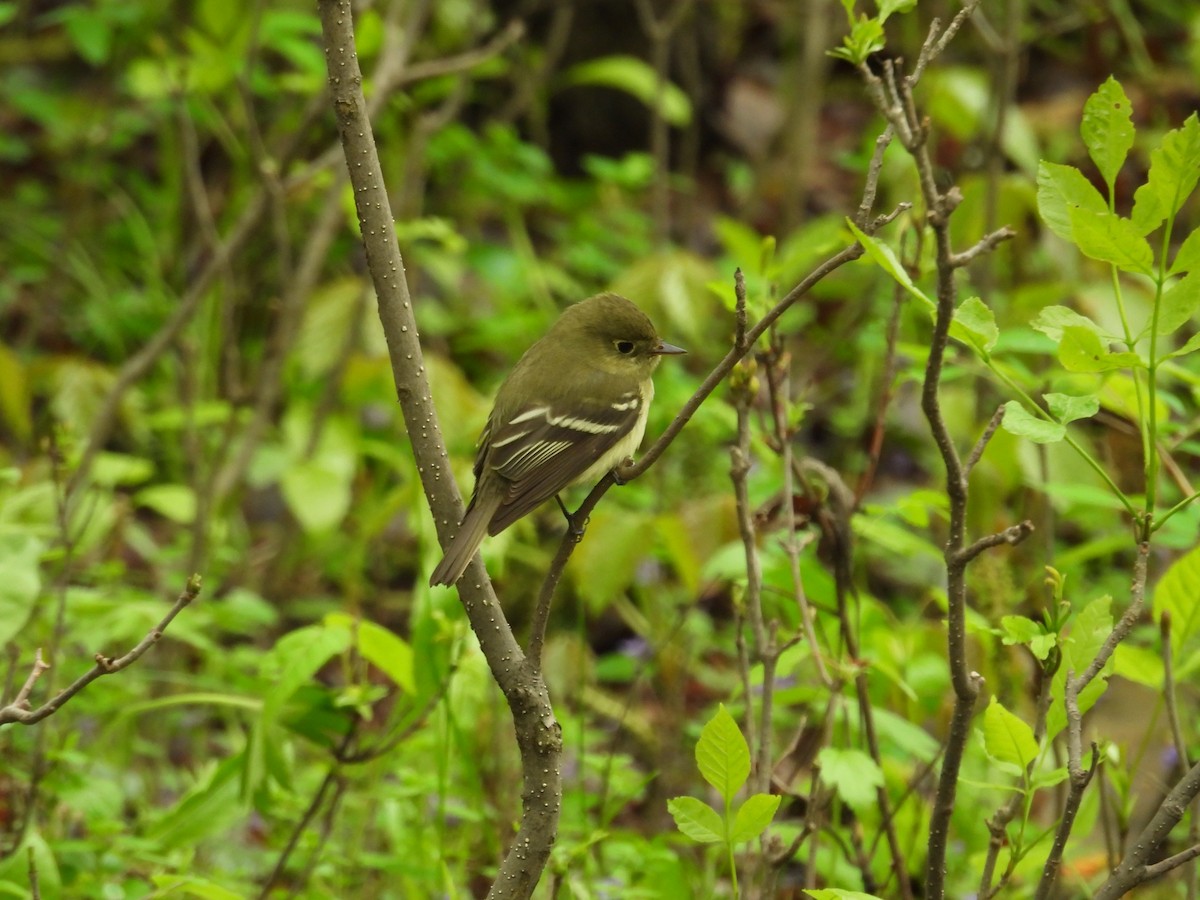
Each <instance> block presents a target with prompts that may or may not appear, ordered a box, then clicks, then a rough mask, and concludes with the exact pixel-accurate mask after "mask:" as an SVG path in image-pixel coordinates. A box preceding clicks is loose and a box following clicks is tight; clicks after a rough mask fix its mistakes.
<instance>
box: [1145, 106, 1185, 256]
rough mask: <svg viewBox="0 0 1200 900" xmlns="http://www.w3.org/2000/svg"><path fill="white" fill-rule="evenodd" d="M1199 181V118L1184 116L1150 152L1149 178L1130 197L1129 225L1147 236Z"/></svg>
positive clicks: (1177, 210) (1172, 215) (1177, 208)
mask: <svg viewBox="0 0 1200 900" xmlns="http://www.w3.org/2000/svg"><path fill="white" fill-rule="evenodd" d="M1198 180H1200V119H1198V118H1197V117H1196V114H1195V113H1192V114H1191V115H1190V116H1188V118H1187V120H1186V121H1185V122H1184V123H1183V125H1182V126H1180V127H1179V128H1175V129H1172V130H1171V131H1168V132H1167V133H1166V134H1165V135H1163V139H1162V143H1161V144H1159V145H1158V147H1157V148H1155V149H1154V150H1153V151H1151V153H1150V175H1149V178H1148V179H1147V181H1146V183H1145V184H1143V185H1142V186H1141V187H1140V188H1138V189H1137V191H1135V192H1134V195H1133V212H1132V219H1133V224H1134V226H1135V227H1136V228H1137V230H1138V233H1139V234H1149V233H1150V232H1151V231H1153V230H1154V229H1155V228H1157V227H1158V226H1159V225H1161V224H1162V223H1163V221H1164V220H1165V219H1167V218H1172V219H1173V218H1175V215H1176V214H1177V213H1178V212H1179V210H1180V209H1181V208H1182V207H1183V204H1184V202H1185V201H1186V200H1187V198H1188V197H1189V196H1190V195H1191V193H1192V191H1193V190H1195V188H1196V182H1197V181H1198Z"/></svg>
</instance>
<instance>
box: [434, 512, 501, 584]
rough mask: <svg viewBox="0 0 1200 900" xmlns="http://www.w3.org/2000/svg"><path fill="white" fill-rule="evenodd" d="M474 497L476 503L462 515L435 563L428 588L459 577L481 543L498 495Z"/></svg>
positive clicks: (455, 580)
mask: <svg viewBox="0 0 1200 900" xmlns="http://www.w3.org/2000/svg"><path fill="white" fill-rule="evenodd" d="M475 500H476V502H474V503H472V504H471V507H470V509H468V510H467V514H466V516H464V517H463V523H462V525H460V526H459V529H458V534H456V535H455V536H454V537H453V538H452V539H451V540H450V546H449V547H447V548H446V554H445V556H443V557H442V561H441V562H440V563H438V564H437V568H436V569H434V570H433V574H432V575H430V576H429V584H430V586H431V587H432V586H433V585H437V584H445V585H451V584H454V583H455V582H457V581H458V579H460V578H462V574H463V572H465V571H466V569H467V566H468V565H469V564H470V562H471V560H472V559H474V558H475V551H477V550H478V549H479V545H480V544H482V543H483V538H484V536H485V535H486V534H487V530H488V524H489V523H490V522H491V521H492V516H493V515H495V513H496V508H497V507H498V506H499V505H500V497H499V496H496V497H494V498H485V497H476V498H475Z"/></svg>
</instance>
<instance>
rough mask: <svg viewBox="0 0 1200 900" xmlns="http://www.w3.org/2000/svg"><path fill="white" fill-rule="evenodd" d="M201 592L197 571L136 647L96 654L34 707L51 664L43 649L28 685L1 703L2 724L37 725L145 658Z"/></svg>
mask: <svg viewBox="0 0 1200 900" xmlns="http://www.w3.org/2000/svg"><path fill="white" fill-rule="evenodd" d="M199 593H200V576H199V575H193V576H192V577H191V578H189V579H188V583H187V587H185V588H184V590H183V593H181V594H180V595H179V598H178V599H177V600H176V601H175V605H174V606H172V607H171V609H170V610H169V611H168V612H167V614H166V615H165V616H163V617H162V620H161V621H160V622H159V623H158V624H157V625H155V626H154V627H153V628H152V629H151V630H150V631H149V633H148V634H147V635H146V636H145V637H144V638H142V639H141V640H140V641H138V643H137V644H136V645H135V646H134V648H133V649H132V650H130V651H129V652H128V653H126V654H125V655H124V656H121V657H118V658H117V659H111V658H109V657H107V656H102V655H101V654H99V653H97V654H96V656H95V660H96V664H95V665H94V666H92V668H91V669H89V670H88V671H87V672H85V673H84V674H82V675H80V676H79V677H78V678H76V679H75V680H74V681H73V682H72V683H71V684H70V685H68V686H67V687H65V688H63V689H62V690H61V691H59V692H58V693H57V694H55V695H54V696H53V697H52V698H50V699H49V700H47V701H46V702H45V703H43V704H42V705H41V706H39V707H38V708H37V709H30V708H29V703H28V697H29V691H30V690H32V688H33V685H34V683H35V682H36V681H37V679H38V678H39V677H40V676H41V674H42V672H44V671H46V670H47V669H48V668H50V667H49V666H48V665H46V664H45V663H44V662H43V661H42V654H41V651H40V650H39V651H38V653H37V656H36V658H35V660H34V664H33V671H32V672H30V674H29V678H28V679H27V680H26V682H25V686H24V687H23V688H22V689H21V691H20V693H18V694H17V696H16V698H15V699H14V700H13V702H12V703H10V704H8V706H5V707H0V725H7V724H8V723H9V722H19V723H21V724H22V725H33V724H35V723H37V722H40V721H42V719H45V718H46V717H47V716H50V715H53V714H54V713H55V712H57V711H58V710H59V709H60V708H61V707H62V706H63V704H65V703H67V702H68V701H69V700H70V699H71V698H72V697H74V696H75V695H76V694H78V693H79V692H80V691H82V690H83V689H84V688H85V687H87V686H88V685H89V684H91V683H92V682H93V681H95V680H96V679H97V678H100V677H101V676H104V675H113V674H115V673H117V672H120V671H121V670H122V669H124V668H127V667H129V666H131V665H133V663H135V662H137V661H138V659H140V658H141V656H142V654H144V653H145V652H146V651H147V650H149V649H150V648H151V647H153V646H154V645H155V644H157V643H158V641H159V640H160V639H161V638H162V636H163V633H164V632H165V631H166V630H167V627H168V626H169V625H170V624H171V622H173V621H174V620H175V617H176V616H177V615H179V613H180V612H182V611H183V608H184V607H185V606H187V605H188V604H189V603H191V602H192V601H193V600H195V599H196V597H197V595H198V594H199Z"/></svg>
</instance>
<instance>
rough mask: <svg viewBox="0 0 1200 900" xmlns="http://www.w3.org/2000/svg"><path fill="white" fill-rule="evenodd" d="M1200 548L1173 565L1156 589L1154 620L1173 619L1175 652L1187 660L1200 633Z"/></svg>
mask: <svg viewBox="0 0 1200 900" xmlns="http://www.w3.org/2000/svg"><path fill="white" fill-rule="evenodd" d="M1198 598H1200V547H1195V548H1194V549H1192V550H1190V551H1188V552H1187V553H1185V554H1184V555H1183V556H1181V557H1180V558H1179V559H1177V560H1175V562H1174V563H1172V564H1171V567H1170V568H1169V569H1167V571H1166V572H1164V573H1163V576H1162V578H1160V579H1159V581H1158V586H1157V587H1156V588H1155V589H1154V618H1155V621H1158V622H1162V617H1163V613H1169V614H1170V616H1171V652H1172V654H1173V655H1174V657H1175V659H1183V655H1184V649H1185V647H1186V646H1187V644H1188V642H1189V641H1191V640H1192V639H1193V638H1195V637H1196V636H1197V635H1198V634H1200V599H1198Z"/></svg>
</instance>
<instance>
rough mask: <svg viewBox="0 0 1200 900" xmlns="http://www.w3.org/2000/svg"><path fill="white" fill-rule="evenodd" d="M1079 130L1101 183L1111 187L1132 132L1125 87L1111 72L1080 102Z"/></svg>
mask: <svg viewBox="0 0 1200 900" xmlns="http://www.w3.org/2000/svg"><path fill="white" fill-rule="evenodd" d="M1079 133H1080V135H1082V137H1083V142H1084V144H1086V145H1087V148H1088V154H1089V155H1090V156H1091V157H1092V162H1094V163H1095V164H1096V168H1097V169H1099V170H1100V175H1101V177H1102V178H1103V179H1104V183H1105V184H1107V185H1109V186H1110V187H1111V186H1112V185H1113V183H1114V182H1115V181H1116V180H1117V174H1118V173H1119V172H1120V171H1121V166H1122V165H1124V164H1125V157H1126V156H1127V155H1128V154H1129V148H1130V147H1132V146H1133V133H1134V130H1133V108H1132V106H1131V105H1130V103H1129V98H1128V97H1126V96H1125V89H1124V88H1122V87H1121V84H1120V82H1118V81H1117V80H1116V79H1115V78H1113V77H1112V76H1111V75H1110V76H1109V77H1108V80H1107V81H1105V82H1104V83H1103V84H1102V85H1100V87H1098V88H1097V89H1096V93H1094V94H1092V96H1090V97H1088V99H1087V103H1085V104H1084V107H1083V120H1082V121H1081V122H1080V123H1079Z"/></svg>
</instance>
